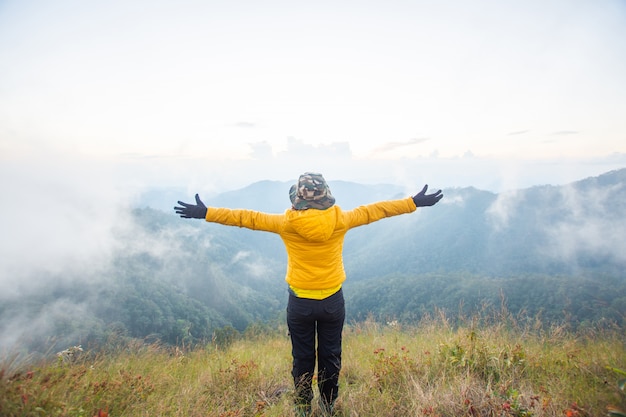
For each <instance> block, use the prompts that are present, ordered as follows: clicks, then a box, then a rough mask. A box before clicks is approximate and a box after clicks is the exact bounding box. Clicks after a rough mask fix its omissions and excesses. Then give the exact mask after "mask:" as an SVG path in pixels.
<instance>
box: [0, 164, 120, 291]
mask: <svg viewBox="0 0 626 417" xmlns="http://www.w3.org/2000/svg"><path fill="white" fill-rule="evenodd" d="M0 176H2V177H3V178H10V181H2V183H1V184H0V193H1V194H2V195H3V196H5V197H6V199H7V202H8V204H2V205H1V206H0V229H2V231H3V233H2V237H1V238H0V252H1V253H2V256H1V257H0V292H2V293H3V294H4V295H6V294H10V293H12V292H14V291H17V290H18V289H19V288H22V289H23V288H24V287H29V286H30V287H32V286H37V285H38V284H39V279H40V278H38V277H42V276H47V275H55V276H60V277H69V276H71V275H72V272H83V271H85V270H89V271H91V270H94V269H96V268H98V267H99V266H102V265H105V264H106V263H107V261H108V259H109V257H110V256H111V253H112V250H113V249H114V248H115V244H116V242H115V239H114V238H113V225H114V224H123V223H124V221H125V220H124V219H125V217H126V215H127V212H126V211H125V210H124V208H123V205H124V203H125V202H128V201H129V199H128V198H127V196H126V195H125V194H124V193H123V192H121V191H120V189H118V188H117V187H116V186H115V184H114V182H113V181H112V177H113V175H112V173H111V171H110V168H108V167H106V166H104V165H99V164H98V163H97V162H96V161H86V160H82V161H81V160H79V159H76V158H71V157H68V156H67V155H61V154H56V153H54V152H49V153H47V154H45V155H41V154H40V155H37V156H35V157H31V158H29V159H28V160H26V159H14V160H5V161H3V163H2V164H1V167H0Z"/></svg>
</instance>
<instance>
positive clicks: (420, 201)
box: [413, 184, 443, 207]
mask: <svg viewBox="0 0 626 417" xmlns="http://www.w3.org/2000/svg"><path fill="white" fill-rule="evenodd" d="M427 189H428V184H426V185H425V186H424V188H422V191H420V192H419V193H417V194H415V195H414V196H413V202H414V203H415V207H426V206H434V205H435V204H437V203H438V202H439V200H441V199H442V198H443V194H441V190H439V191H437V192H436V193H433V194H426V190H427Z"/></svg>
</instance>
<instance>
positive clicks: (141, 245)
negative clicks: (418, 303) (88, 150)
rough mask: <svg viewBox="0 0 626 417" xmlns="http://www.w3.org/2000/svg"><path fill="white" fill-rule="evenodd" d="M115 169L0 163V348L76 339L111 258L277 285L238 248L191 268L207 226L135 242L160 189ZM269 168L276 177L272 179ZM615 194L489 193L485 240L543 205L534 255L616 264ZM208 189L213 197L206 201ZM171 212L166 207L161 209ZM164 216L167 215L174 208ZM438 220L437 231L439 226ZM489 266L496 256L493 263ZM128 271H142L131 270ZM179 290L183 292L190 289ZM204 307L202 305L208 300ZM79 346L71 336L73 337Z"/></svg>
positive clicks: (51, 160) (58, 159)
mask: <svg viewBox="0 0 626 417" xmlns="http://www.w3.org/2000/svg"><path fill="white" fill-rule="evenodd" d="M275 168H276V167H273V169H275ZM125 169H126V168H124V167H119V166H116V165H112V164H107V163H104V162H102V161H93V160H80V159H72V158H69V157H64V156H63V155H59V154H53V153H51V154H49V155H40V156H39V157H38V158H30V159H29V162H28V163H27V164H24V163H23V161H21V162H17V161H15V162H12V161H11V160H8V161H4V162H3V164H2V166H1V167H0V172H1V175H2V178H3V179H4V180H3V181H2V183H1V184H0V192H1V193H2V195H3V196H4V199H5V202H4V204H3V205H2V207H1V208H0V222H2V223H1V225H0V227H1V229H2V230H3V234H2V236H3V237H2V239H0V251H1V253H2V256H1V257H0V302H2V303H3V304H5V305H11V310H8V311H4V313H3V315H2V322H0V352H2V351H4V352H8V351H11V350H14V349H19V344H20V343H22V342H24V341H25V340H28V339H29V338H30V335H44V334H48V333H49V332H50V329H52V328H53V324H54V325H55V326H57V328H58V325H59V323H60V322H61V323H62V322H65V321H66V322H68V326H67V328H68V332H76V334H77V335H78V334H80V333H81V331H82V330H84V328H86V327H88V326H89V325H90V323H89V321H88V320H87V321H86V322H80V323H79V324H76V323H78V322H79V321H80V320H78V319H79V318H80V319H85V318H87V319H88V318H89V317H90V314H91V313H90V312H92V311H93V309H94V305H97V304H98V302H99V299H100V297H101V292H102V291H107V290H111V288H110V286H111V285H112V282H113V280H112V277H111V276H110V275H109V274H110V273H111V271H113V270H114V269H112V268H111V263H112V262H114V260H115V259H116V257H119V256H120V254H123V255H125V256H131V255H133V254H148V255H149V256H151V257H152V258H154V259H157V260H158V261H159V262H160V263H159V269H157V270H156V271H157V272H156V275H155V276H154V279H161V280H170V281H173V282H175V281H176V279H177V273H180V271H181V270H185V269H186V268H192V267H193V268H198V271H200V272H199V273H200V274H203V273H206V274H207V275H210V276H211V279H213V280H214V283H215V284H214V285H216V286H224V285H229V281H230V280H231V279H232V278H231V277H230V276H229V273H230V272H229V270H228V268H238V269H237V270H243V271H245V273H246V276H247V279H249V280H251V281H250V282H246V285H252V286H253V285H254V283H253V282H252V281H254V280H255V279H259V280H261V281H263V280H265V279H267V276H268V275H270V276H271V277H272V279H273V280H274V281H276V282H275V285H276V286H280V285H282V276H280V274H281V273H282V272H283V271H282V270H281V268H282V266H281V265H280V264H279V263H277V262H269V263H268V262H266V260H265V259H264V258H262V257H260V256H259V254H258V253H257V252H255V251H254V250H250V248H247V247H244V248H241V249H239V250H236V251H233V252H232V253H227V254H225V255H224V256H227V257H228V259H229V260H228V262H226V263H224V264H223V265H221V266H216V265H199V266H198V265H197V264H198V263H201V262H202V260H198V259H192V258H190V255H189V253H187V252H186V251H185V250H183V248H182V245H183V244H184V243H185V242H186V241H187V240H189V239H191V240H193V241H194V242H195V244H196V245H198V246H199V247H201V248H203V249H206V250H216V251H219V250H222V249H223V248H219V247H215V246H214V245H216V243H215V241H214V236H215V233H219V232H216V231H217V230H219V229H210V228H207V227H210V225H206V227H205V225H203V226H202V227H198V226H199V223H193V222H190V221H184V220H182V219H181V220H180V227H177V228H174V229H172V228H164V229H162V230H161V231H160V232H158V233H152V234H146V233H145V228H142V227H138V225H137V224H136V223H135V221H134V220H133V217H132V216H131V211H132V210H133V209H134V208H137V207H139V208H143V205H142V202H141V201H140V199H139V195H140V193H141V192H142V191H144V190H145V189H146V188H149V187H159V186H161V185H162V184H161V183H159V182H158V181H157V182H156V183H149V181H147V180H146V179H145V178H140V177H139V176H137V177H132V176H131V177H126V178H127V181H126V182H125V181H120V178H121V177H124V175H121V172H125V171H124V170H125ZM396 171H397V172H398V170H396ZM401 171H402V175H397V176H396V177H395V178H396V179H397V182H396V184H397V185H399V186H400V187H403V188H405V189H411V188H412V187H411V185H410V184H409V183H410V182H411V181H409V180H408V178H412V174H411V173H410V172H409V171H408V170H407V169H406V165H404V168H402V169H401ZM269 172H272V171H271V170H268V173H269ZM273 172H274V173H275V174H274V175H278V174H276V172H277V171H273ZM427 174H428V172H427V170H426V169H424V168H423V167H422V168H420V169H416V174H415V177H417V178H418V179H416V180H415V181H413V182H414V184H413V185H414V187H413V189H414V190H415V191H418V189H419V187H421V185H422V184H423V182H426V181H424V180H425V178H426V177H427V176H428V175H427ZM263 175H264V172H263V171H253V174H250V173H248V177H249V178H250V181H249V183H253V182H255V181H259V180H261V179H263ZM284 175H285V178H283V179H284V180H289V179H292V178H294V177H295V176H297V173H295V171H294V172H289V173H287V174H284ZM520 175H523V174H520ZM340 176H341V173H340V172H339V171H338V170H337V171H336V172H334V176H333V179H334V180H341V179H343V178H341V177H340ZM433 177H434V179H435V180H436V181H435V183H437V182H438V183H439V184H441V187H442V188H444V189H445V187H446V186H448V187H449V189H450V190H455V189H458V187H459V186H464V184H462V182H463V181H466V180H462V179H460V180H459V182H460V184H454V183H453V182H452V180H450V179H447V180H444V177H443V176H437V174H436V173H435V174H433ZM347 179H348V180H350V178H347ZM437 179H438V180H439V181H437ZM220 181H223V180H220ZM494 181H495V180H494ZM201 182H202V181H201V180H200V179H199V178H198V177H197V176H196V177H193V178H189V184H200V183H201ZM381 182H382V181H381ZM189 184H179V185H180V187H181V189H187V190H188V194H187V195H181V196H180V198H181V199H185V198H189V196H191V195H193V192H194V191H195V190H193V188H192V187H190V186H189ZM206 184H208V186H210V184H211V177H210V176H207V177H206ZM624 187H626V185H625V184H624V183H620V184H614V185H612V186H611V187H604V188H600V189H598V188H596V187H595V186H594V184H591V185H590V186H587V187H584V188H575V187H573V186H565V187H556V186H547V187H538V188H536V192H534V191H533V190H535V188H532V187H531V188H530V189H523V190H522V189H518V190H508V191H506V190H504V191H502V192H500V193H498V194H497V195H496V194H495V193H491V192H489V193H491V194H492V195H494V196H495V199H494V201H493V203H491V204H490V205H489V207H488V209H487V210H486V213H487V216H488V219H489V222H490V228H491V233H492V234H493V235H494V236H496V235H498V236H500V238H502V236H505V237H506V235H507V233H508V232H509V226H510V222H511V221H512V219H514V218H516V216H517V217H519V216H522V215H524V213H525V210H526V209H528V208H530V210H535V208H537V207H544V208H545V207H547V208H548V209H547V210H546V212H545V213H542V212H537V211H533V212H532V216H533V217H534V218H535V219H539V220H541V221H543V222H545V225H546V228H545V230H544V235H543V238H542V241H540V242H537V244H538V245H540V250H539V251H540V252H541V253H542V254H544V255H545V256H546V257H548V258H552V259H555V260H558V261H559V262H569V263H571V264H572V265H573V266H576V265H577V262H578V260H579V259H581V258H585V259H586V260H589V258H594V257H596V258H597V259H598V260H599V261H602V260H606V261H609V262H613V263H619V264H623V265H624V266H626V251H625V250H624V242H623V236H625V235H626V221H625V220H624V219H623V218H622V217H621V216H619V215H617V214H616V213H623V208H624V207H625V201H626V200H625V197H624V196H625V193H624ZM478 188H480V187H478ZM224 191H228V190H224ZM217 193H218V192H217V190H215V193H214V194H217ZM489 193H488V194H489ZM285 196H286V194H285ZM285 198H286V197H285ZM545 200H549V201H553V202H554V203H555V204H558V207H567V211H566V212H555V211H552V210H550V206H549V204H547V205H546V204H545ZM283 203H284V202H283ZM283 203H281V204H283ZM174 204H175V201H172V206H173V205H174ZM464 204H465V201H464V198H463V193H458V192H457V193H455V192H450V193H449V194H448V195H447V196H446V197H444V200H443V201H442V203H441V207H446V206H457V207H463V206H464ZM613 204H619V205H620V207H621V209H622V210H617V209H616V207H614V206H613ZM433 210H437V209H433ZM433 213H437V212H436V211H434V212H433ZM168 215H172V216H174V215H173V211H172V212H170V213H168ZM439 220H440V221H441V225H440V227H441V228H442V229H443V228H446V227H447V226H446V224H447V222H449V221H450V219H439ZM468 221H469V222H471V219H468ZM465 225H467V223H466V224H465ZM461 227H464V226H461ZM457 232H458V234H463V233H464V232H463V231H462V230H459V231H454V230H453V231H448V233H457ZM218 245H219V244H218ZM494 262H498V260H497V259H494ZM133 267H136V268H141V265H134V266H133ZM203 268H204V269H203ZM202 271H204V272H202ZM277 275H278V279H276V276H277ZM181 285H186V284H185V283H183V284H181ZM190 285H191V284H190ZM56 288H64V289H65V290H66V289H68V288H72V289H73V291H75V293H76V294H79V295H80V299H81V300H83V301H82V302H80V303H76V302H75V301H69V300H68V299H66V298H64V297H63V296H61V297H56V296H55V289H56ZM183 290H185V291H194V288H183ZM280 295H282V294H279V296H280ZM205 299H206V300H207V301H206V302H210V300H211V298H210V295H207V296H206V297H205ZM277 308H280V306H279V307H277ZM69 323H71V325H69ZM64 337H65V338H67V337H68V335H67V334H66V335H64ZM70 337H71V335H70ZM78 337H79V336H77V338H78ZM78 343H80V340H76V344H78ZM51 345H52V342H51Z"/></svg>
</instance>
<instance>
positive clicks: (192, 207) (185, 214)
mask: <svg viewBox="0 0 626 417" xmlns="http://www.w3.org/2000/svg"><path fill="white" fill-rule="evenodd" d="M178 204H180V205H181V206H182V207H178V206H176V207H174V210H176V214H180V217H182V218H183V219H204V218H206V210H207V208H206V206H205V205H204V203H203V202H202V200H200V196H198V194H196V204H188V203H183V202H182V201H179V202H178Z"/></svg>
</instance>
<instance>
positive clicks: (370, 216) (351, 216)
mask: <svg viewBox="0 0 626 417" xmlns="http://www.w3.org/2000/svg"><path fill="white" fill-rule="evenodd" d="M415 210H416V207H415V203H414V202H413V199H412V198H411V197H407V198H405V199H401V200H389V201H381V202H378V203H373V204H368V205H365V206H360V207H357V208H355V209H353V210H348V211H343V210H342V209H341V208H340V207H339V206H336V205H334V206H332V207H330V208H329V209H326V210H315V209H309V210H294V209H288V210H286V211H285V212H284V213H283V214H268V213H263V212H259V211H254V210H247V209H228V208H215V207H209V208H208V210H207V214H206V221H207V222H213V223H220V224H224V225H228V226H239V227H245V228H247V229H252V230H262V231H266V232H272V233H277V234H278V235H279V236H280V237H281V239H282V240H283V242H284V244H285V248H286V250H287V274H286V277H285V280H286V281H287V283H288V284H289V285H290V286H291V287H292V288H298V289H303V290H327V289H331V288H336V287H340V286H341V284H342V283H343V282H344V281H345V279H346V273H345V271H344V269H343V257H342V251H343V241H344V237H345V235H346V233H347V232H348V230H350V229H352V228H353V227H357V226H363V225H366V224H369V223H372V222H375V221H377V220H380V219H383V218H385V217H391V216H397V215H399V214H405V213H412V212H414V211H415Z"/></svg>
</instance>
